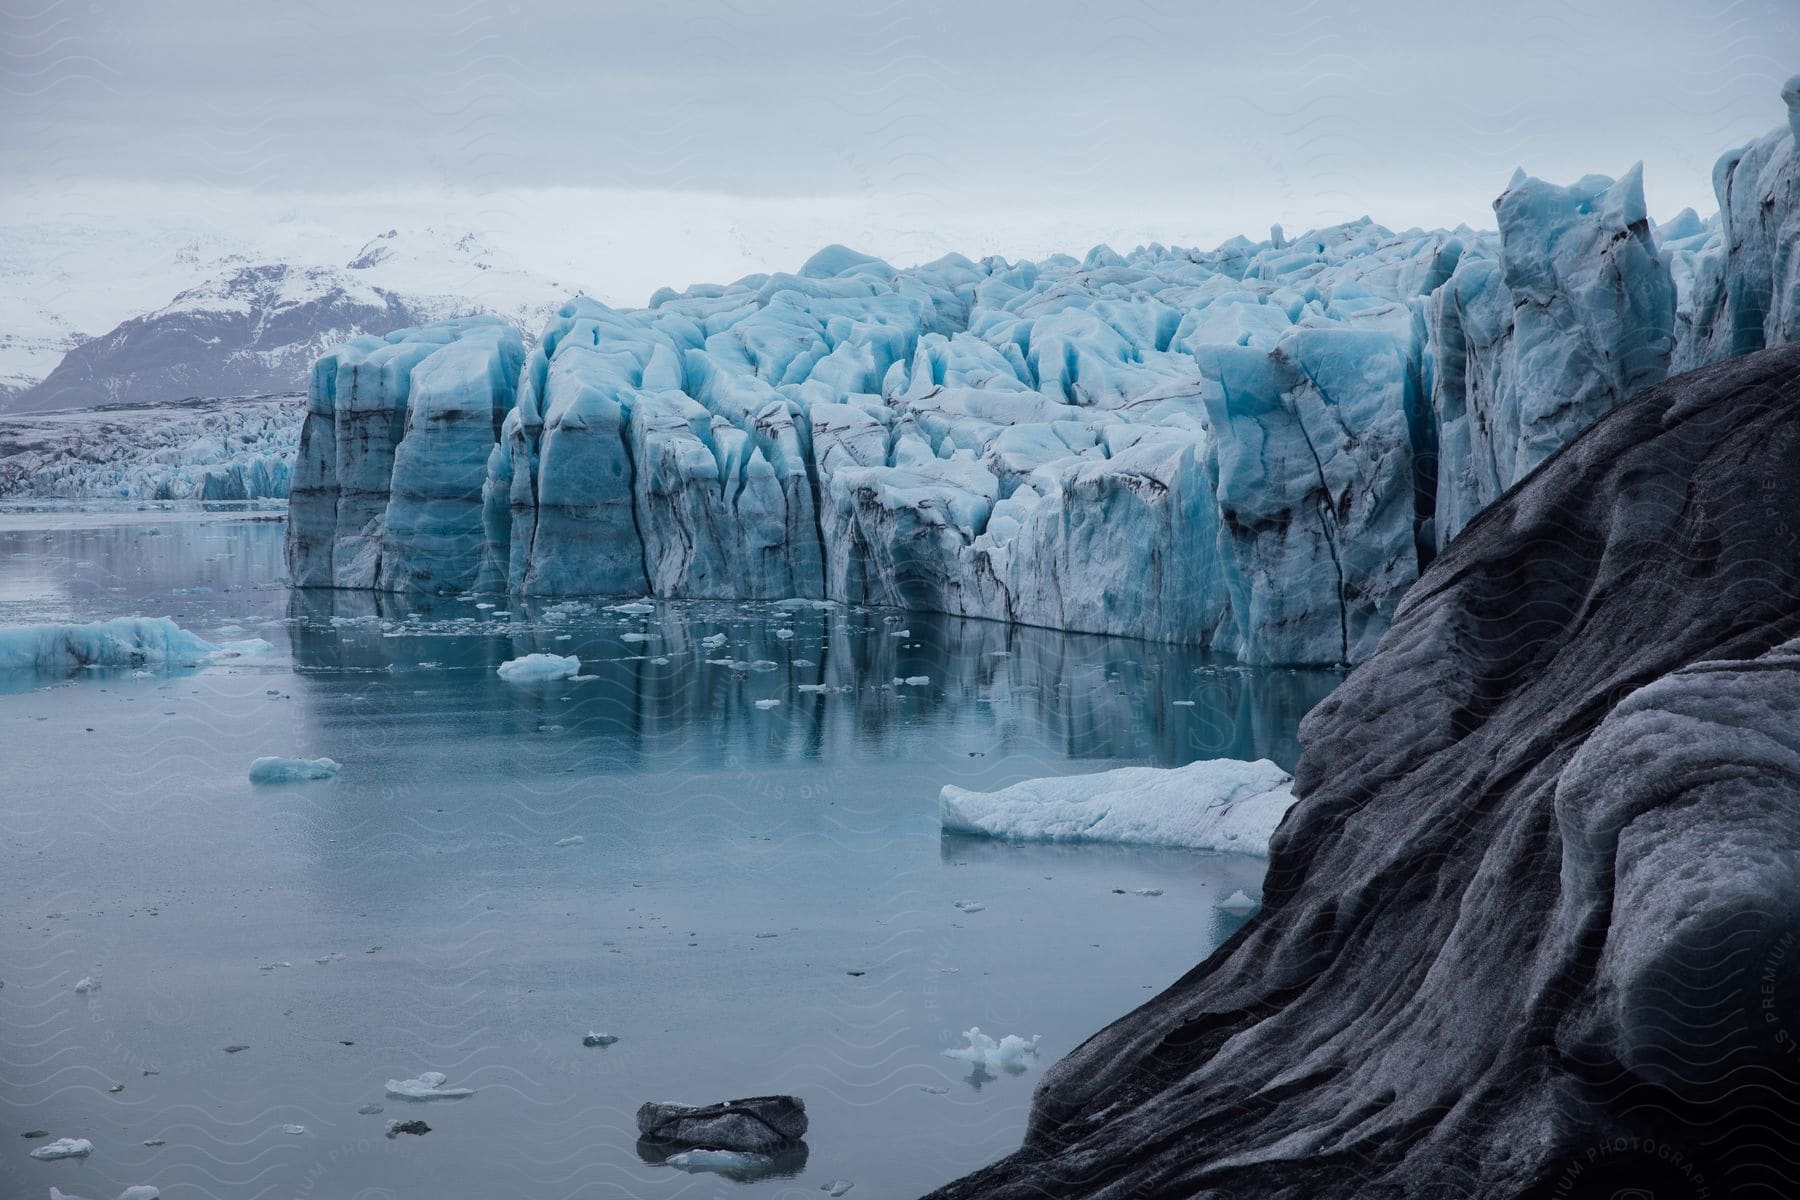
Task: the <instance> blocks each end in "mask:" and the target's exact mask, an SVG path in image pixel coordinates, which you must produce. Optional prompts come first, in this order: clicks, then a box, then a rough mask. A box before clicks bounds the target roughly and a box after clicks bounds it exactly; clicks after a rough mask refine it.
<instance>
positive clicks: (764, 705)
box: [756, 700, 781, 709]
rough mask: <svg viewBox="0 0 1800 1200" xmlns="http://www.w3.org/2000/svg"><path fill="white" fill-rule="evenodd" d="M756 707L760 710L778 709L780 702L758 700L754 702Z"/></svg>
mask: <svg viewBox="0 0 1800 1200" xmlns="http://www.w3.org/2000/svg"><path fill="white" fill-rule="evenodd" d="M756 707H758V708H762V709H769V708H780V707H781V701H779V700H758V701H757V702H756Z"/></svg>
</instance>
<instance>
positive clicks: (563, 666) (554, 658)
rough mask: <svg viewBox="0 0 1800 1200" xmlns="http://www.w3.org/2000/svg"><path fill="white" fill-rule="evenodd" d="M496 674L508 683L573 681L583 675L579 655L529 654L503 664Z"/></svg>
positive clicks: (497, 668)
mask: <svg viewBox="0 0 1800 1200" xmlns="http://www.w3.org/2000/svg"><path fill="white" fill-rule="evenodd" d="M494 670H495V673H496V674H497V675H499V676H500V678H502V679H504V680H506V681H507V682H508V683H541V682H544V681H546V680H551V679H573V678H574V677H575V676H577V675H579V674H580V673H581V659H580V658H579V657H578V656H577V655H573V654H569V655H561V654H527V655H525V656H524V657H522V658H515V659H513V660H511V661H510V662H503V663H501V664H500V665H499V666H498V667H496V668H495V669H494Z"/></svg>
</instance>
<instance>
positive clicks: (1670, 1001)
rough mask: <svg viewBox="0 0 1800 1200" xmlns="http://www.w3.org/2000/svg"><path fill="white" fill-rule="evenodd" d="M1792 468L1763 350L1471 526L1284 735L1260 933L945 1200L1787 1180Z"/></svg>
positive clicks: (1735, 1191)
mask: <svg viewBox="0 0 1800 1200" xmlns="http://www.w3.org/2000/svg"><path fill="white" fill-rule="evenodd" d="M1539 402H1540V403H1544V401H1543V400H1542V399H1541V398H1540V401H1539ZM1797 473H1800V347H1785V348H1781V349H1775V350H1768V351H1763V352H1760V353H1757V354H1753V355H1750V356H1747V357H1743V358H1739V359H1735V360H1732V361H1729V362H1726V363H1723V364H1719V365H1716V366H1712V367H1708V368H1705V369H1703V370H1700V371H1696V372H1693V373H1689V374H1685V375H1681V376H1678V377H1676V378H1673V379H1671V380H1669V381H1668V382H1666V383H1664V384H1662V385H1660V386H1658V387H1655V388H1653V389H1651V390H1650V391H1648V392H1646V393H1645V394H1644V395H1642V396H1641V397H1639V398H1638V399H1636V400H1633V401H1631V402H1628V403H1626V404H1624V405H1623V406H1621V407H1619V408H1616V409H1614V410H1613V411H1612V412H1610V413H1609V414H1607V415H1606V416H1604V417H1602V418H1601V419H1600V420H1599V421H1598V422H1597V424H1595V425H1594V427H1593V428H1591V429H1590V430H1589V431H1588V432H1587V433H1586V434H1584V435H1583V436H1581V437H1579V438H1577V439H1576V440H1575V441H1574V442H1573V443H1572V444H1570V445H1569V446H1567V447H1565V448H1564V449H1563V450H1562V451H1561V452H1560V453H1558V454H1557V455H1556V456H1554V457H1552V458H1551V459H1550V460H1549V461H1548V462H1546V463H1545V464H1543V465H1542V466H1541V467H1540V468H1538V469H1537V470H1536V471H1535V472H1533V473H1532V474H1530V475H1529V476H1528V477H1527V478H1526V479H1525V480H1524V481H1523V482H1522V483H1521V484H1520V485H1519V486H1518V487H1517V488H1516V489H1515V490H1513V491H1511V492H1510V493H1508V494H1507V495H1506V496H1504V497H1503V498H1501V499H1500V500H1499V501H1497V502H1496V503H1495V504H1493V505H1492V506H1491V507H1489V508H1488V509H1487V510H1486V511H1485V512H1483V513H1482V514H1481V515H1479V516H1478V517H1476V518H1475V519H1474V520H1473V521H1472V522H1471V523H1470V525H1469V526H1468V528H1467V529H1466V530H1464V531H1463V533H1462V534H1461V536H1459V537H1458V538H1457V539H1455V540H1454V541H1453V542H1452V543H1451V544H1450V545H1449V546H1448V547H1447V548H1446V550H1445V551H1444V553H1443V554H1442V556H1440V557H1439V558H1438V559H1437V561H1436V562H1435V563H1434V564H1433V566H1432V567H1431V568H1430V569H1429V570H1428V571H1427V572H1426V573H1425V575H1424V576H1423V578H1421V579H1420V580H1419V582H1418V584H1417V585H1416V586H1415V587H1414V588H1413V589H1412V590H1411V591H1410V592H1409V593H1408V594H1407V597H1406V599H1405V601H1404V602H1403V603H1402V605H1401V606H1400V609H1399V612H1398V613H1397V615H1396V617H1395V620H1394V624H1393V627H1392V629H1391V630H1389V632H1388V633H1387V635H1386V636H1385V637H1384V638H1383V639H1382V641H1381V645H1380V649H1379V650H1378V651H1377V652H1376V654H1375V655H1374V657H1373V658H1371V659H1370V660H1369V661H1368V662H1367V663H1365V664H1364V665H1363V666H1362V667H1360V668H1359V669H1358V670H1357V671H1356V672H1355V673H1354V674H1352V675H1351V676H1350V678H1349V679H1348V680H1347V681H1346V682H1345V683H1344V684H1343V685H1342V686H1341V687H1339V688H1338V689H1337V690H1336V691H1335V692H1333V693H1332V695H1331V696H1330V697H1329V698H1328V699H1327V700H1325V701H1324V702H1323V703H1322V704H1320V705H1319V707H1318V708H1316V709H1315V710H1314V711H1313V712H1312V713H1311V714H1310V715H1309V716H1308V717H1307V719H1306V721H1305V723H1304V725H1303V727H1302V739H1303V741H1304V743H1305V752H1304V755H1303V757H1302V759H1301V762H1300V764H1299V767H1298V770H1297V772H1296V782H1295V790H1296V792H1297V794H1298V795H1299V796H1300V800H1299V802H1298V803H1297V804H1296V805H1295V806H1294V808H1293V809H1291V810H1290V812H1289V814H1288V816H1287V818H1286V820H1285V821H1284V822H1283V824H1282V825H1281V827H1280V828H1279V829H1278V830H1277V832H1276V834H1275V837H1274V839H1273V843H1272V858H1271V863H1270V868H1269V874H1268V879H1267V886H1266V890H1265V895H1264V901H1263V909H1262V911H1261V913H1260V914H1259V915H1258V916H1257V917H1256V918H1255V919H1254V920H1252V921H1251V922H1250V923H1249V924H1248V925H1247V926H1246V927H1245V928H1244V929H1243V930H1242V931H1241V932H1240V933H1239V934H1238V935H1236V936H1235V937H1233V938H1232V939H1231V940H1230V941H1228V942H1227V943H1226V944H1225V945H1223V946H1222V947H1220V948H1219V950H1218V951H1217V952H1215V953H1214V954H1213V955H1212V956H1211V957H1210V958H1209V959H1208V960H1207V961H1206V962H1204V963H1202V964H1201V965H1200V966H1198V967H1196V968H1195V969H1194V970H1193V971H1192V972H1190V973H1189V974H1188V975H1187V976H1186V977H1184V978H1183V979H1181V980H1180V981H1179V982H1177V983H1176V984H1175V985H1174V986H1172V987H1171V988H1170V989H1169V990H1168V991H1166V992H1164V993H1163V994H1162V995H1160V996H1158V997H1157V998H1156V999H1154V1000H1152V1001H1150V1002H1149V1003H1148V1004H1146V1005H1145V1006H1143V1007H1142V1008H1140V1009H1139V1010H1137V1011H1136V1012H1134V1013H1132V1014H1130V1015H1129V1016H1126V1017H1124V1018H1122V1019H1121V1020H1119V1021H1118V1022H1117V1023H1115V1024H1114V1025H1112V1026H1111V1027H1109V1028H1108V1029H1106V1030H1104V1031H1102V1032H1101V1033H1099V1034H1097V1035H1095V1036H1094V1037H1093V1038H1091V1039H1090V1040H1089V1041H1088V1042H1086V1043H1085V1044H1084V1045H1082V1046H1081V1047H1080V1048H1079V1049H1077V1050H1076V1051H1075V1052H1074V1053H1073V1054H1071V1055H1070V1056H1069V1057H1068V1058H1066V1059H1064V1060H1063V1061H1062V1062H1060V1063H1058V1064H1057V1065H1056V1066H1055V1067H1054V1068H1052V1069H1051V1070H1050V1071H1049V1072H1048V1073H1047V1074H1046V1076H1045V1079H1044V1081H1043V1083H1042V1084H1041V1086H1040V1087H1039V1089H1038V1092H1037V1095H1036V1100H1035V1105H1034V1109H1033V1114H1032V1119H1031V1123H1030V1127H1029V1129H1028V1132H1027V1134H1026V1138H1025V1142H1024V1145H1023V1147H1022V1148H1021V1149H1020V1150H1019V1151H1018V1152H1017V1153H1016V1154H1014V1155H1013V1156H1011V1157H1009V1158H1007V1159H1004V1160H1002V1161H1001V1162H999V1163H997V1164H995V1165H994V1166H992V1167H990V1168H988V1169H986V1170H984V1171H982V1172H979V1173H977V1174H976V1175H973V1176H970V1177H969V1178H967V1179H964V1180H961V1181H959V1182H957V1183H955V1184H952V1185H950V1186H948V1187H946V1188H945V1189H943V1190H942V1191H941V1192H940V1193H937V1195H938V1196H940V1197H942V1198H943V1200H952V1198H956V1200H961V1198H969V1197H988V1198H994V1200H1001V1198H1005V1200H1026V1198H1031V1200H1038V1198H1040V1197H1043V1196H1046V1195H1054V1196H1066V1197H1095V1198H1099V1197H1107V1198H1113V1200H1122V1198H1124V1197H1142V1196H1164V1195H1167V1196H1204V1197H1214V1198H1218V1200H1224V1198H1225V1197H1231V1198H1233V1200H1247V1198H1250V1197H1283V1198H1293V1200H1300V1198H1303V1197H1304V1198H1306V1200H1329V1198H1333V1197H1342V1198H1345V1200H1350V1198H1352V1197H1354V1198H1357V1200H1370V1198H1385V1197H1424V1196H1483V1197H1511V1196H1529V1197H1579V1196H1613V1195H1634V1196H1635V1195H1639V1194H1643V1195H1655V1196H1657V1197H1665V1196H1673V1197H1700V1196H1725V1195H1730V1196H1755V1195H1766V1196H1771V1197H1773V1196H1786V1195H1793V1194H1795V1192H1796V1191H1797V1190H1800V1163H1796V1161H1795V1159H1794V1157H1793V1152H1792V1147H1793V1146H1794V1145H1795V1144H1796V1139H1797V1138H1800V940H1797V939H1800V932H1797V931H1800V500H1797V499H1796V497H1795V493H1794V490H1793V488H1792V487H1791V486H1789V481H1791V480H1793V479H1794V478H1795V477H1796V475H1797ZM1633 1188H1636V1189H1642V1190H1641V1191H1632V1190H1630V1189H1633Z"/></svg>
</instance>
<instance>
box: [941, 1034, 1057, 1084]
mask: <svg viewBox="0 0 1800 1200" xmlns="http://www.w3.org/2000/svg"><path fill="white" fill-rule="evenodd" d="M963 1037H965V1038H967V1039H968V1042H969V1044H968V1045H967V1046H959V1047H957V1048H956V1049H954V1050H946V1051H944V1057H945V1058H954V1059H956V1060H957V1061H959V1062H965V1063H968V1064H969V1066H970V1067H972V1068H973V1069H975V1070H977V1071H984V1070H994V1069H998V1070H1001V1071H1005V1072H1007V1073H1008V1074H1012V1075H1017V1074H1018V1073H1019V1072H1020V1071H1023V1070H1024V1069H1025V1067H1026V1059H1027V1058H1036V1057H1037V1047H1038V1039H1037V1038H1035V1037H1034V1038H1032V1039H1031V1040H1030V1041H1026V1040H1025V1039H1024V1038H1022V1037H1020V1036H1019V1035H1018V1034H1016V1033H1009V1034H1007V1035H1006V1036H1005V1037H1003V1038H1001V1039H1000V1040H999V1041H997V1042H996V1041H995V1040H994V1039H993V1038H991V1037H989V1036H988V1035H987V1034H985V1033H983V1032H981V1028H980V1027H979V1026H976V1027H974V1028H971V1029H970V1030H969V1031H968V1032H967V1033H965V1034H963Z"/></svg>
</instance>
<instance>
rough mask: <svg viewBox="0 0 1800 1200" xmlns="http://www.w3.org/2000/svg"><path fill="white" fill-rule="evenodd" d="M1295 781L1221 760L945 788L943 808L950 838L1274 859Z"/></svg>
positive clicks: (1261, 767) (1255, 765)
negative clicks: (1117, 845)
mask: <svg viewBox="0 0 1800 1200" xmlns="http://www.w3.org/2000/svg"><path fill="white" fill-rule="evenodd" d="M1292 783H1293V777H1292V776H1290V775H1289V774H1288V773H1287V772H1286V771H1283V770H1282V769H1281V768H1280V767H1278V766H1276V765H1275V764H1274V763H1272V762H1269V761H1268V760H1267V759H1258V760H1257V761H1255V762H1243V761H1241V760H1238V759H1229V758H1219V759H1208V760H1206V761H1203V762H1196V763H1189V764H1188V765H1187V766H1185V767H1121V768H1118V769H1116V770H1112V771H1102V772H1100V773H1099V774H1095V775H1062V776H1053V777H1051V778H1047V779H1028V780H1025V781H1024V782H1022V783H1015V784H1013V785H1012V786H1011V787H1006V788H1001V789H1000V790H999V791H994V792H976V791H970V790H968V789H966V788H960V787H956V786H955V785H946V786H945V787H944V789H943V791H942V793H941V794H940V796H939V809H940V817H941V820H942V823H943V828H944V831H945V832H947V833H962V834H974V835H979V836H984V837H994V838H1005V839H1011V840H1016V841H1041V842H1130V843H1136V844H1140V845H1151V846H1177V847H1184V848H1187V849H1194V850H1219V851H1230V852H1235V853H1243V854H1267V853H1268V849H1269V837H1270V835H1272V834H1273V833H1274V832H1275V827H1276V826H1277V825H1279V824H1280V823H1281V818H1282V817H1283V816H1284V815H1285V814H1286V813H1287V810H1288V807H1289V806H1290V805H1292V804H1293V802H1294V794H1293V792H1292V790H1291V785H1292Z"/></svg>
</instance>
